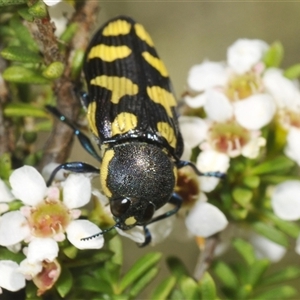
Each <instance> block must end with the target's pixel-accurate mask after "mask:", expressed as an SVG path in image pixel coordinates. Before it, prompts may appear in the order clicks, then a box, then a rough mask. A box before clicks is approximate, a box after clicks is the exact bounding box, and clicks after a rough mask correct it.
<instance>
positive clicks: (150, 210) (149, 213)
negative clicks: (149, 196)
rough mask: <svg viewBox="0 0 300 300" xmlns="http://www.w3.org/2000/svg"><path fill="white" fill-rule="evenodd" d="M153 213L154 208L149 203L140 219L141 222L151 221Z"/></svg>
mask: <svg viewBox="0 0 300 300" xmlns="http://www.w3.org/2000/svg"><path fill="white" fill-rule="evenodd" d="M154 212H155V207H154V205H153V204H152V203H150V204H149V205H148V206H147V208H146V210H145V213H144V215H143V218H142V220H141V221H142V222H143V223H147V222H149V221H150V220H151V219H152V217H153V214H154Z"/></svg>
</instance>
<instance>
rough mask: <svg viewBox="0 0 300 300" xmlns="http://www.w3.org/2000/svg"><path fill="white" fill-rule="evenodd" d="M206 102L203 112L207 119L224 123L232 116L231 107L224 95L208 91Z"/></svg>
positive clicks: (211, 90) (212, 90) (215, 91)
mask: <svg viewBox="0 0 300 300" xmlns="http://www.w3.org/2000/svg"><path fill="white" fill-rule="evenodd" d="M206 94H207V101H206V103H205V104H204V110H205V112H206V113H207V117H208V118H209V119H211V120H213V121H216V122H225V121H227V120H229V119H230V118H231V117H232V115H233V107H232V105H231V103H230V101H229V99H228V98H227V97H226V96H225V94H224V93H222V92H220V91H217V90H214V89H209V90H208V91H207V92H206Z"/></svg>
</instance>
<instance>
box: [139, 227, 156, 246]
mask: <svg viewBox="0 0 300 300" xmlns="http://www.w3.org/2000/svg"><path fill="white" fill-rule="evenodd" d="M144 232H145V241H144V243H142V244H137V245H138V246H139V247H141V248H142V247H145V246H147V245H149V243H150V242H151V239H152V237H151V233H150V230H149V229H148V228H147V227H146V225H145V226H144Z"/></svg>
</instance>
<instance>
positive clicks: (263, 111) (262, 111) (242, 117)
mask: <svg viewBox="0 0 300 300" xmlns="http://www.w3.org/2000/svg"><path fill="white" fill-rule="evenodd" d="M275 112H276V105H275V103H274V101H273V98H272V97H271V96H270V95H268V94H257V95H252V96H250V97H248V98H246V99H244V100H240V101H238V102H235V103H234V114H235V117H236V120H237V122H238V123H239V124H240V125H241V126H243V127H245V128H247V129H249V130H257V129H260V128H262V127H263V126H265V125H267V124H268V123H270V121H271V120H272V119H273V117H274V114H275Z"/></svg>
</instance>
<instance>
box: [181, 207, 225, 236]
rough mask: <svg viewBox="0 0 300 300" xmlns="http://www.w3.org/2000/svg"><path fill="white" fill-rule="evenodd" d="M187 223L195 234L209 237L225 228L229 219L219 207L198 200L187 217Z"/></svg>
mask: <svg viewBox="0 0 300 300" xmlns="http://www.w3.org/2000/svg"><path fill="white" fill-rule="evenodd" d="M185 224H186V226H187V228H188V229H189V231H191V233H192V234H193V235H195V236H201V237H204V238H207V237H209V236H211V235H213V234H215V233H217V232H219V231H222V230H223V229H225V228H226V226H227V224H228V221H227V219H226V217H225V215H224V214H223V213H222V212H221V211H220V210H219V209H218V208H217V207H215V206H213V205H212V204H210V203H207V202H200V201H198V202H197V203H196V205H195V206H194V207H193V209H192V210H191V211H190V212H189V214H188V216H187V217H186V219H185Z"/></svg>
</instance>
